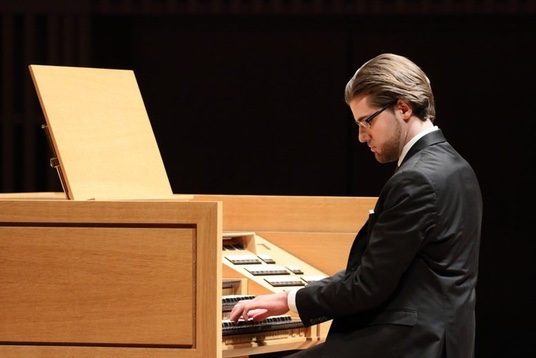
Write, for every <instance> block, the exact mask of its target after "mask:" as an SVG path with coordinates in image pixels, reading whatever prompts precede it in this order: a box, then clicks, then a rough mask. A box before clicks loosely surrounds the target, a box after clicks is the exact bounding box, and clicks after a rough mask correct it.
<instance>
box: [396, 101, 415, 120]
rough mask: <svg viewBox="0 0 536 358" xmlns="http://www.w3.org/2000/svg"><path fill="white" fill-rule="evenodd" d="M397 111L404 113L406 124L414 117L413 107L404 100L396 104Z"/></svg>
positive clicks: (403, 117)
mask: <svg viewBox="0 0 536 358" xmlns="http://www.w3.org/2000/svg"><path fill="white" fill-rule="evenodd" d="M396 109H398V110H400V112H401V113H402V119H403V120H404V122H407V121H408V120H409V119H410V118H411V116H412V115H413V109H412V108H411V105H410V104H409V103H408V102H406V101H404V100H403V99H399V100H398V102H397V103H396Z"/></svg>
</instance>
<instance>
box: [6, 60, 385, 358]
mask: <svg viewBox="0 0 536 358" xmlns="http://www.w3.org/2000/svg"><path fill="white" fill-rule="evenodd" d="M31 70H32V76H33V78H34V82H35V83H36V88H37V90H38V95H39V98H40V101H41V105H42V107H43V110H44V112H45V117H46V119H47V125H46V127H47V129H48V130H49V131H50V133H49V134H50V140H51V146H52V149H53V153H54V158H53V159H54V160H53V161H51V163H54V164H53V166H54V167H55V168H56V169H57V170H58V172H59V173H58V174H59V175H60V179H61V181H62V185H63V187H64V192H63V193H12V194H0V273H1V274H0V317H1V321H0V356H2V357H27V356H39V357H72V356H99V357H123V356H124V357H127V356H128V357H147V356H151V357H192V358H193V357H199V358H201V357H203V358H206V357H247V356H251V355H255V354H259V353H267V352H277V351H284V350H293V349H304V348H308V347H310V346H313V345H315V344H318V343H319V342H322V340H323V339H324V337H325V335H326V333H327V329H328V328H329V322H327V323H323V324H320V325H317V326H313V327H308V328H305V327H303V325H302V324H301V321H300V320H299V317H297V316H296V315H295V314H292V313H289V314H287V315H282V316H277V317H270V318H269V319H267V320H266V321H264V322H259V323H254V322H240V323H239V324H238V325H235V324H231V323H230V322H228V320H227V316H226V315H227V314H228V312H229V310H230V307H232V305H233V304H234V303H236V301H237V300H240V299H248V298H253V297H254V296H256V295H259V294H264V293H270V292H280V291H281V290H288V289H293V288H296V287H300V286H304V285H307V284H308V283H310V282H312V281H315V280H318V279H321V278H322V277H325V276H327V275H331V274H333V273H335V272H336V271H338V270H339V269H341V268H342V267H344V265H345V263H346V255H347V253H348V251H349V248H350V245H351V243H352V240H353V238H354V235H355V233H356V231H357V230H358V229H359V227H360V226H361V225H362V224H363V223H364V222H365V220H366V219H367V216H368V211H369V209H371V208H373V206H374V203H375V200H376V199H375V198H365V197H314V196H261V195H198V194H174V193H172V192H171V189H170V186H169V184H168V182H167V177H165V178H164V177H163V176H164V175H165V170H164V168H163V166H162V162H161V159H160V157H159V153H158V150H157V148H155V145H156V142H155V141H154V137H152V132H151V130H150V125H148V118H146V114H144V113H141V114H140V111H141V112H143V111H142V110H143V106H142V105H141V104H140V100H141V97H139V93H138V92H137V91H136V89H137V87H136V88H134V89H133V88H132V87H133V82H132V81H133V78H132V73H129V71H126V72H125V71H116V70H105V71H103V72H101V71H97V72H95V69H79V68H57V67H53V66H51V67H49V66H42V67H41V66H36V67H34V68H33V69H31ZM62 76H64V77H65V78H62ZM61 79H63V80H61ZM87 81H89V82H90V83H91V84H92V86H84V85H82V86H81V85H80V84H81V83H82V84H84V83H85V82H87ZM99 81H101V82H100V84H104V86H105V87H106V88H107V89H108V90H110V91H111V92H110V93H115V92H117V93H121V94H122V96H120V97H118V98H117V99H116V101H126V103H120V105H119V106H112V107H113V108H106V105H103V106H99V105H95V103H100V102H99V99H100V98H101V97H99V96H100V94H99V93H98V92H102V90H99ZM58 83H60V84H61V86H60V87H61V88H59V87H57V84H58ZM69 83H72V84H73V86H75V87H74V88H67V89H66V88H65V86H68V84H69ZM134 83H135V82H134ZM76 86H80V88H78V87H76ZM114 86H116V87H117V86H119V87H120V88H114ZM125 86H126V87H128V90H127V91H125V90H124V87H125ZM92 89H93V90H94V91H95V93H88V91H91V90H92ZM62 91H64V92H62ZM65 91H67V92H68V97H69V100H68V101H67V100H65V96H67V94H65ZM73 96H74V97H73ZM101 102H102V101H101ZM104 102H106V103H109V101H108V100H106V101H104ZM73 106H75V107H76V108H75V109H73V108H72V107H73ZM87 106H91V108H87ZM84 107H86V108H84ZM116 108H122V109H123V110H124V108H137V110H136V111H135V113H134V114H132V113H130V114H128V113H127V114H125V113H123V112H114V113H113V116H112V117H113V118H115V119H116V121H115V124H114V125H112V126H111V128H110V125H109V123H108V121H107V119H108V118H111V116H110V113H109V112H110V111H116ZM73 110H76V113H78V112H80V113H89V112H92V113H93V114H95V111H97V112H98V111H100V110H102V111H104V112H106V113H98V114H99V115H97V116H95V118H92V120H93V122H92V125H91V126H90V127H88V126H85V125H84V122H83V121H82V123H80V124H79V125H78V124H77V125H73V124H72V121H73V119H72V118H68V117H69V116H72V113H73ZM123 115H124V118H122V116H123ZM99 118H102V123H95V122H94V121H96V120H97V121H98V120H99ZM133 118H134V119H133ZM122 121H123V122H122ZM122 123H123V126H122ZM126 125H128V128H129V130H128V133H127V134H126V135H125V134H124V133H123V134H122V133H121V132H124V130H125V126H126ZM99 126H105V127H106V126H108V127H106V128H107V130H106V131H103V130H102V127H101V130H100V131H99V130H96V131H92V128H98V127H99ZM85 139H89V141H90V142H91V143H90V144H91V146H92V149H91V150H89V149H88V148H85V147H84V143H85V142H84V140H85ZM131 141H134V143H135V144H132V143H131ZM118 144H119V145H118ZM111 147H113V148H127V149H128V150H129V151H136V150H138V149H139V148H142V151H141V152H140V153H136V156H137V157H138V159H139V158H140V156H141V158H146V159H145V161H146V162H147V163H149V164H147V165H149V166H152V167H150V168H144V169H143V170H142V171H139V172H136V173H134V174H135V175H132V174H133V173H132V165H133V164H132V163H129V159H128V158H129V157H128V155H127V154H126V153H110V154H109V155H108V154H105V153H106V151H107V150H109V149H110V148H111ZM80 153H83V154H84V155H83V156H82V157H80ZM92 153H93V154H92ZM118 160H124V161H125V162H126V163H127V164H126V165H125V163H120V164H118V163H117V161H118ZM88 168H91V169H92V170H90V171H89V170H88Z"/></svg>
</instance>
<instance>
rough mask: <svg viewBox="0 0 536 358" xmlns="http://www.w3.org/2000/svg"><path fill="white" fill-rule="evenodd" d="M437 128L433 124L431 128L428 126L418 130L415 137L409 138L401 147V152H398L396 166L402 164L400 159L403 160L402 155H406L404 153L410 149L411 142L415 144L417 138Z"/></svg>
mask: <svg viewBox="0 0 536 358" xmlns="http://www.w3.org/2000/svg"><path fill="white" fill-rule="evenodd" d="M438 129H439V127H438V126H433V127H432V128H428V129H426V130H424V131H422V132H420V133H419V134H417V135H416V136H415V137H413V138H411V140H410V141H409V142H407V143H406V145H405V146H404V148H402V153H401V154H400V157H399V158H398V166H400V164H402V161H403V160H404V157H405V156H406V154H408V152H409V150H410V149H411V147H413V144H415V143H416V142H417V141H418V140H419V139H421V138H422V137H423V136H425V135H426V134H428V133H430V132H433V131H436V130H438Z"/></svg>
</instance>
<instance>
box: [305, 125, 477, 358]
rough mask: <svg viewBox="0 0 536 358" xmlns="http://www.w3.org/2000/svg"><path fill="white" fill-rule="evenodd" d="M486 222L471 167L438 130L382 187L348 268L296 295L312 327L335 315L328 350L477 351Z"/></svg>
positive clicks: (422, 354) (418, 354)
mask: <svg viewBox="0 0 536 358" xmlns="http://www.w3.org/2000/svg"><path fill="white" fill-rule="evenodd" d="M363 175H365V174H363ZM481 221H482V196H481V192H480V187H479V184H478V181H477V178H476V176H475V173H474V171H473V169H472V168H471V166H470V165H469V164H468V163H467V162H466V161H465V160H464V159H463V158H462V157H461V156H460V154H458V153H457V152H456V150H454V148H453V147H452V146H451V145H450V144H449V143H448V142H447V141H446V140H445V137H444V136H443V133H442V132H441V131H440V130H437V131H433V132H431V133H428V134H426V135H425V136H423V137H422V138H420V139H419V140H418V141H417V142H416V143H415V144H414V145H413V147H412V148H411V149H410V151H409V152H408V154H407V155H406V157H405V158H404V161H403V163H402V164H401V166H400V168H399V170H398V171H397V172H396V173H395V174H394V175H393V176H392V177H391V178H390V179H389V180H388V181H387V183H386V184H385V186H384V187H383V189H382V191H381V193H380V195H379V197H378V201H377V204H376V206H375V208H374V213H373V214H371V215H370V216H369V219H368V221H367V223H366V224H365V225H364V226H363V227H362V229H361V230H360V231H359V233H358V234H357V236H356V238H355V240H354V243H353V245H352V248H351V250H350V253H349V257H348V262H347V267H346V269H345V270H343V271H341V272H339V273H337V274H335V275H334V276H332V277H329V278H327V279H325V280H322V281H318V282H315V283H312V284H310V285H308V286H306V287H304V288H302V289H301V290H299V291H298V292H297V294H296V305H297V308H298V312H299V315H300V318H301V319H302V321H303V322H304V323H305V324H306V325H313V324H316V323H319V322H322V321H326V320H329V319H333V321H332V324H331V328H330V331H329V334H328V337H327V339H326V343H325V348H326V353H325V356H326V357H330V358H333V357H336V358H344V357H359V358H367V357H376V358H382V357H386V358H393V357H396V358H398V357H415V358H434V357H454V358H465V357H473V355H474V338H475V286H476V283H477V274H478V254H479V245H480V227H481Z"/></svg>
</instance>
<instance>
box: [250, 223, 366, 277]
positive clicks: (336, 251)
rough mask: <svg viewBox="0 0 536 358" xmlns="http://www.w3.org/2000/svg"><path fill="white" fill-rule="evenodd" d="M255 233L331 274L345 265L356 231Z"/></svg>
mask: <svg viewBox="0 0 536 358" xmlns="http://www.w3.org/2000/svg"><path fill="white" fill-rule="evenodd" d="M257 234H258V235H260V236H262V237H264V238H265V239H266V240H268V241H270V242H272V243H273V244H275V245H277V246H279V247H281V248H282V249H284V250H285V251H287V252H288V253H290V254H292V255H294V256H296V257H299V258H300V259H301V260H303V261H305V262H307V263H308V264H309V265H312V266H314V267H316V268H317V269H318V270H320V271H322V272H325V273H326V274H328V275H333V274H335V273H336V272H338V271H340V270H343V269H344V268H345V267H346V261H347V259H348V254H349V253H350V247H351V246H352V243H353V241H354V238H355V235H356V232H351V233H318V232H272V231H258V232H257ZM319 253H321V254H319Z"/></svg>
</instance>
